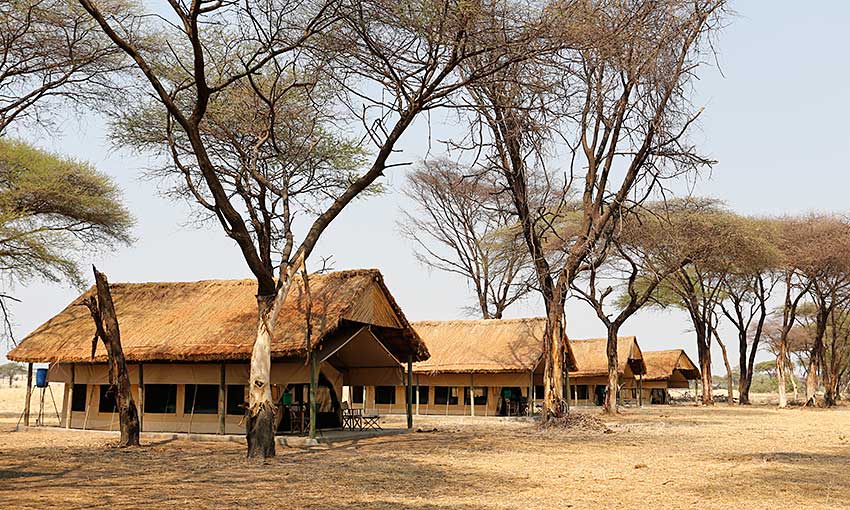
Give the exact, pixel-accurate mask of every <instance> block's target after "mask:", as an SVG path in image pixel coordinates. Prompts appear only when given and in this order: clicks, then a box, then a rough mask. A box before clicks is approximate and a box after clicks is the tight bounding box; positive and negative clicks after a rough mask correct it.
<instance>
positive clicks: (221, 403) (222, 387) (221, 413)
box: [218, 363, 227, 435]
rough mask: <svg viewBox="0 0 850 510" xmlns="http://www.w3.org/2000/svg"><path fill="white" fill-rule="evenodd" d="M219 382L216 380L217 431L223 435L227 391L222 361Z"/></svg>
mask: <svg viewBox="0 0 850 510" xmlns="http://www.w3.org/2000/svg"><path fill="white" fill-rule="evenodd" d="M219 376H220V377H219V382H218V433H219V434H222V435H224V419H225V415H226V414H227V409H225V407H226V405H227V404H226V400H225V399H226V396H225V395H226V394H225V392H226V391H227V386H226V384H227V381H226V380H225V377H226V376H225V369H224V363H222V364H221V368H220V374H219Z"/></svg>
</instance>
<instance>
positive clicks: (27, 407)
mask: <svg viewBox="0 0 850 510" xmlns="http://www.w3.org/2000/svg"><path fill="white" fill-rule="evenodd" d="M30 397H32V363H28V364H27V401H26V402H24V426H25V427H29V426H30Z"/></svg>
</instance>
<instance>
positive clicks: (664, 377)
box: [643, 349, 700, 404]
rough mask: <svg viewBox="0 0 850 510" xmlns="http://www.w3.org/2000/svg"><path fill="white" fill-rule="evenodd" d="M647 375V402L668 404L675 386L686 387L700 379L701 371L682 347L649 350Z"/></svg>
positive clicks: (646, 361) (645, 396)
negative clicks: (670, 393)
mask: <svg viewBox="0 0 850 510" xmlns="http://www.w3.org/2000/svg"><path fill="white" fill-rule="evenodd" d="M644 362H645V363H646V377H645V380H644V386H643V398H644V400H645V401H646V402H647V403H651V404H666V403H667V402H668V401H669V391H668V390H670V389H673V388H678V389H686V388H688V387H689V386H690V382H691V381H696V380H699V378H700V371H699V369H698V368H697V366H696V364H695V363H694V362H693V361H692V360H691V359H690V358H689V357H688V355H687V354H686V353H685V351H683V350H682V349H671V350H664V351H647V352H645V353H644Z"/></svg>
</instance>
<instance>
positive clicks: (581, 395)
mask: <svg viewBox="0 0 850 510" xmlns="http://www.w3.org/2000/svg"><path fill="white" fill-rule="evenodd" d="M575 388H576V399H577V400H587V394H588V393H587V385H586V384H579V385H576V387H575Z"/></svg>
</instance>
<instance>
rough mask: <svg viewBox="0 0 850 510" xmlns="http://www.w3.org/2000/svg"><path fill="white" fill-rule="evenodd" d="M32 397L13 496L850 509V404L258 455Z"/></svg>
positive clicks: (4, 453)
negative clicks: (70, 423) (54, 422)
mask: <svg viewBox="0 0 850 510" xmlns="http://www.w3.org/2000/svg"><path fill="white" fill-rule="evenodd" d="M19 395H21V390H11V391H10V390H6V389H2V390H0V507H2V508H40V509H43V508H62V509H67V510H71V509H82V508H92V507H112V508H174V507H177V506H185V507H187V508H243V507H253V508H291V509H300V508H311V509H342V508H357V509H362V508H369V509H373V508H374V509H385V508H411V509H423V510H426V509H427V510H430V509H456V510H473V509H485V508H521V509H536V508H558V509H560V508H576V509H584V508H586V509H617V510H624V509H638V508H639V509H641V510H646V509H656V508H657V509H667V508H677V509H691V508H693V509H701V510H708V509H743V508H747V509H762V508H763V509H768V508H769V509H786V508H787V509H792V508H793V509H795V510H796V509H801V508H805V509H837V508H850V469H848V468H850V408H848V407H844V408H839V409H834V410H801V409H789V410H783V411H779V410H776V409H774V408H770V407H751V408H744V409H740V408H732V409H730V408H728V407H726V406H725V405H717V406H715V408H709V409H706V408H697V407H684V406H683V407H661V406H657V407H647V408H644V409H641V410H627V411H625V412H624V413H623V415H622V416H621V417H619V418H616V419H614V420H607V422H608V426H609V428H610V430H611V432H610V433H604V432H602V431H588V430H573V431H568V432H565V431H551V430H550V431H543V432H541V431H539V430H538V428H537V427H536V425H535V424H533V423H528V422H517V421H497V420H494V419H492V418H490V419H486V418H478V419H469V418H451V419H447V418H422V419H419V420H418V421H417V427H419V428H421V429H422V430H431V429H433V428H436V429H437V430H436V431H430V432H412V433H409V434H402V435H395V436H387V437H378V438H371V439H364V440H360V441H350V442H343V443H339V444H332V445H321V446H319V447H313V448H303V449H302V448H298V449H295V448H286V449H279V451H278V456H277V457H276V458H275V459H274V460H271V461H268V462H266V463H264V464H258V463H255V462H250V461H247V460H246V459H245V458H244V452H245V447H244V446H242V445H239V444H233V443H200V442H188V441H179V440H177V441H163V442H157V443H153V444H151V443H148V444H146V445H145V446H144V447H143V448H141V449H132V450H119V449H117V448H115V447H113V446H112V445H114V444H115V439H114V438H113V437H108V436H104V435H102V434H97V433H86V432H66V431H63V430H55V429H54V430H50V429H43V430H36V431H25V432H11V430H12V429H13V428H14V424H15V421H16V420H17V418H18V415H19V414H20V401H19V400H17V398H18V396H19ZM16 400H17V401H16ZM592 412H594V414H595V411H592ZM397 419H398V418H391V419H390V421H393V420H397Z"/></svg>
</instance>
